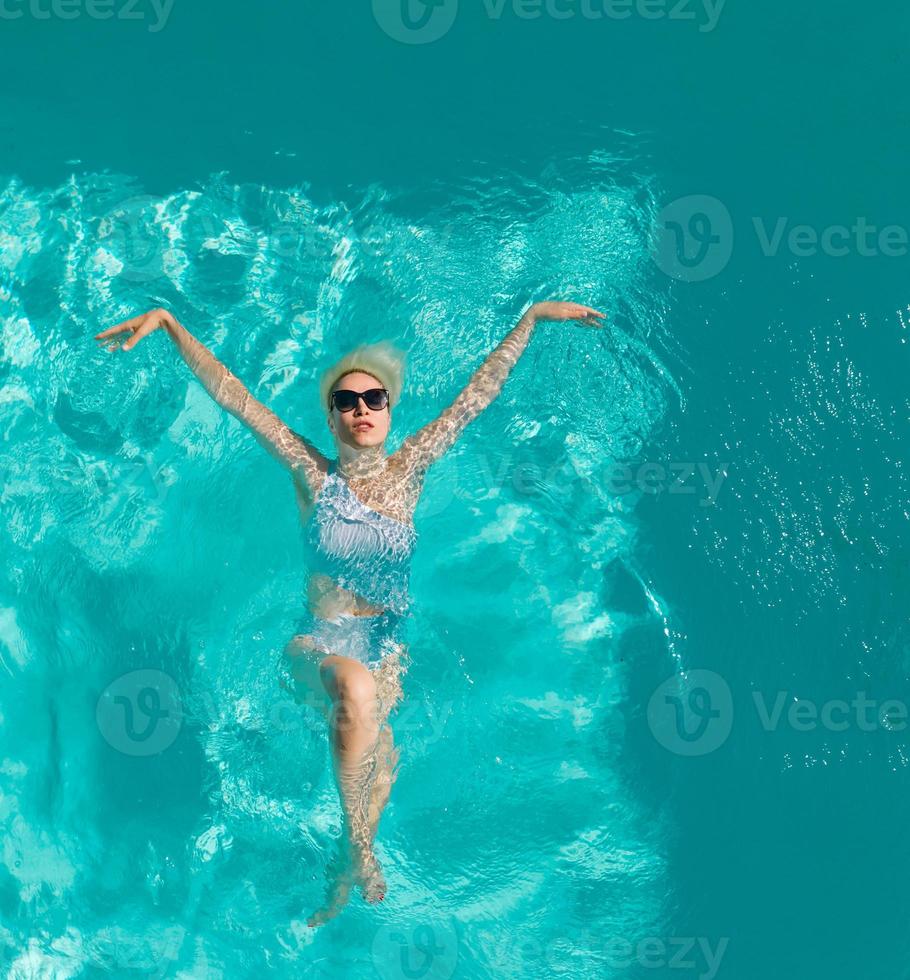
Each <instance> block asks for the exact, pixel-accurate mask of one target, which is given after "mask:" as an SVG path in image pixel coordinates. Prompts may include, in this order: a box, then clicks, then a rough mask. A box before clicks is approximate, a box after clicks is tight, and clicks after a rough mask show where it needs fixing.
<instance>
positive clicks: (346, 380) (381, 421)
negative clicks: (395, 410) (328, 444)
mask: <svg viewBox="0 0 910 980" xmlns="http://www.w3.org/2000/svg"><path fill="white" fill-rule="evenodd" d="M382 387H383V384H382V382H381V381H377V379H376V378H374V377H373V375H371V374H364V373H363V372H362V371H352V372H351V373H350V374H345V375H343V376H342V377H340V378H339V379H338V381H337V382H336V383H335V387H334V388H333V389H332V390H333V391H335V390H337V389H338V388H347V389H348V390H350V391H369V389H370V388H382ZM391 424H392V416H391V413H390V411H389V406H388V405H387V406H386V407H385V408H383V409H381V410H380V411H378V412H374V411H371V410H370V409H369V408H367V406H366V402H365V401H364V400H363V399H362V398H360V399H358V400H357V406H356V408H353V409H351V411H350V412H340V411H339V410H338V409H337V408H336V407H335V406H334V405H333V406H332V413H331V415H330V416H329V428H330V429H331V430H332V432H333V433H334V434H335V438H336V439H338V440H339V441H340V442H343V443H346V444H347V445H348V446H355V447H357V448H359V449H363V448H364V447H366V446H378V445H381V444H382V443H383V442H384V441H385V438H386V436H387V435H388V434H389V427H390V426H391Z"/></svg>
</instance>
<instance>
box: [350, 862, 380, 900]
mask: <svg viewBox="0 0 910 980" xmlns="http://www.w3.org/2000/svg"><path fill="white" fill-rule="evenodd" d="M354 868H355V880H356V882H357V884H358V885H359V887H360V892H361V894H362V895H363V897H364V899H366V901H367V902H369V903H370V904H371V905H375V904H376V902H381V901H382V900H383V899H384V898H385V893H386V883H385V876H384V875H383V873H382V868H381V867H380V866H379V861H378V860H377V858H376V855H375V854H374V853H373V851H372V849H371V850H370V851H369V853H368V854H366V855H363V856H361V857H359V858H358V859H357V861H356V862H355V865H354Z"/></svg>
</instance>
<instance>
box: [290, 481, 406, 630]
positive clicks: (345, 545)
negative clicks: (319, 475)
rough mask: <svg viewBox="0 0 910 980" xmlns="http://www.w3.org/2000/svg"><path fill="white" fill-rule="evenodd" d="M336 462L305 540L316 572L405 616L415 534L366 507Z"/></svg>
mask: <svg viewBox="0 0 910 980" xmlns="http://www.w3.org/2000/svg"><path fill="white" fill-rule="evenodd" d="M336 467H337V463H334V462H333V463H332V464H331V466H330V468H329V470H328V472H327V473H326V475H325V477H324V479H323V483H322V489H321V490H320V492H319V496H318V497H317V498H316V506H315V510H314V511H313V514H312V517H311V518H310V520H309V521H307V523H306V525H305V535H304V540H305V544H306V546H307V550H308V552H309V556H308V557H309V561H308V564H309V566H310V569H311V570H312V571H317V572H322V573H323V574H325V575H328V576H329V577H330V578H331V579H332V580H333V581H335V582H337V584H338V585H340V586H341V587H342V588H345V589H350V590H351V591H352V592H355V593H356V594H357V595H359V596H362V597H363V598H364V599H366V600H367V601H368V602H370V603H373V604H375V605H379V606H383V607H385V608H387V609H391V610H392V611H393V612H396V613H399V614H402V615H403V614H404V613H405V612H407V609H408V606H409V604H410V589H409V586H410V577H411V554H412V552H413V550H414V545H415V543H416V541H417V531H416V530H415V529H414V528H413V527H412V526H411V525H410V524H404V523H403V522H401V521H398V520H395V518H394V517H389V516H387V515H386V514H380V513H379V511H376V510H373V509H372V508H371V507H367V505H366V504H365V503H363V501H362V500H361V499H360V498H359V497H358V496H357V494H355V493H354V491H353V490H352V489H351V487H350V485H349V484H348V482H347V480H345V479H344V477H342V476H341V475H339V474H338V473H337V472H336Z"/></svg>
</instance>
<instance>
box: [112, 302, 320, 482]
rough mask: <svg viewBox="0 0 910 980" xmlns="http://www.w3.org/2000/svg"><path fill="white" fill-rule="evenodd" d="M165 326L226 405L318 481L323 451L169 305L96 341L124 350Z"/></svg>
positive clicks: (284, 459) (280, 456) (275, 452)
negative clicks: (125, 335) (267, 402)
mask: <svg viewBox="0 0 910 980" xmlns="http://www.w3.org/2000/svg"><path fill="white" fill-rule="evenodd" d="M159 328H161V329H164V330H166V331H167V334H168V336H169V337H170V338H171V340H173V342H174V343H175V344H176V346H177V350H178V351H179V352H180V355H181V357H183V359H184V360H185V361H186V363H187V364H188V365H189V368H190V370H191V371H192V372H193V374H195V375H196V377H197V378H198V379H199V381H200V382H201V383H202V386H203V387H204V388H205V390H206V391H207V392H208V393H209V394H210V395H211V396H212V398H214V399H215V401H216V402H217V403H218V404H219V405H220V406H221V407H222V408H224V409H226V410H227V411H228V412H230V413H231V415H233V416H234V417H235V418H237V419H239V420H240V421H241V422H243V423H244V425H246V426H248V427H249V428H250V429H251V430H252V432H253V434H254V435H255V436H256V438H257V439H258V440H259V442H260V443H261V444H262V445H263V446H264V447H265V448H266V449H267V450H268V451H269V452H270V453H271V454H272V456H274V457H275V458H276V459H277V460H279V462H281V463H283V464H284V465H285V466H286V467H287V468H288V469H290V470H291V472H292V473H294V474H295V476H302V477H303V478H304V479H305V480H306V483H307V484H308V486H309V487H310V488H313V487H315V486H317V485H318V482H317V474H318V473H319V472H320V471H321V472H324V471H325V469H326V467H327V465H328V460H326V458H325V457H324V456H323V455H322V453H320V452H319V450H318V449H316V447H315V446H313V445H312V444H311V443H310V442H308V441H307V440H306V439H304V438H303V436H301V435H298V434H297V433H296V432H294V431H293V430H292V429H291V428H289V427H288V426H287V425H285V423H284V422H282V421H281V419H280V418H279V417H278V416H277V415H276V414H275V413H274V412H273V411H272V410H271V409H270V408H267V407H266V406H265V405H263V404H262V402H260V401H257V400H256V399H255V398H254V397H253V396H252V395H251V394H250V392H249V390H248V389H247V388H246V386H245V385H244V384H243V382H242V381H241V380H240V379H239V378H237V377H236V376H235V375H234V374H232V373H231V372H230V371H229V370H228V368H227V367H226V366H225V365H224V364H222V363H221V361H219V360H218V358H217V357H215V355H214V354H213V353H212V352H211V351H210V350H209V349H208V348H207V347H205V346H204V345H203V344H201V343H200V342H199V341H198V340H197V339H196V338H195V337H194V336H193V335H192V334H191V333H190V332H189V330H187V329H186V327H184V326H183V325H182V324H180V323H178V321H177V319H176V317H174V316H173V315H172V314H170V313H168V311H167V310H161V309H158V310H152V311H151V312H149V313H144V314H143V315H142V316H137V317H133V318H132V319H130V320H124V321H123V322H122V323H118V324H117V325H116V326H113V327H111V328H110V329H108V330H104V331H102V332H101V333H99V334H96V335H95V340H99V341H107V347H108V349H109V350H115V349H117V347H118V346H120V349H121V350H131V349H132V348H133V347H135V346H136V344H138V343H139V341H140V340H142V339H143V338H144V337H146V336H148V335H149V334H150V333H152V332H153V331H154V330H157V329H159ZM127 331H129V332H130V333H131V336H130V337H129V339H128V340H127V341H126V342H125V343H124V344H122V345H119V344H118V341H119V337H118V339H117V340H113V341H112V340H111V339H110V338H112V337H115V336H117V335H119V334H122V333H126V332H127Z"/></svg>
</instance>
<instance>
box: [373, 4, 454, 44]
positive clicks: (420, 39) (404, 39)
mask: <svg viewBox="0 0 910 980" xmlns="http://www.w3.org/2000/svg"><path fill="white" fill-rule="evenodd" d="M457 13H458V0H373V16H374V17H375V18H376V23H377V24H379V26H380V27H381V28H382V29H383V30H384V31H385V33H386V34H388V35H389V37H390V38H392V39H393V40H395V41H400V42H401V43H402V44H431V43H432V42H433V41H438V40H439V39H440V38H441V37H443V36H444V35H446V34H448V32H449V29H450V28H451V26H452V24H454V23H455V16H456V14H457Z"/></svg>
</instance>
